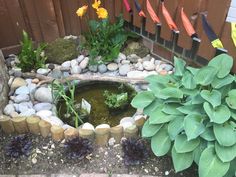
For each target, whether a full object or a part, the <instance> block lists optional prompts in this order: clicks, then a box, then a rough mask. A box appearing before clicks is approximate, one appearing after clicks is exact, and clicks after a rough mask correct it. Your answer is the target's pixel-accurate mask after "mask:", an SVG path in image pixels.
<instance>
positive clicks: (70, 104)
mask: <svg viewBox="0 0 236 177" xmlns="http://www.w3.org/2000/svg"><path fill="white" fill-rule="evenodd" d="M51 87H52V92H53V99H54V102H55V103H58V102H59V101H61V100H63V101H64V102H65V104H66V114H68V115H70V118H73V119H74V122H75V127H76V128H77V127H78V126H79V123H80V124H83V123H84V122H83V120H82V119H81V118H80V116H79V113H78V112H77V111H78V109H77V108H76V105H75V84H72V83H71V82H69V81H68V82H66V87H67V88H68V93H69V94H67V89H65V86H64V85H63V84H61V83H59V82H56V81H53V82H52V84H51Z"/></svg>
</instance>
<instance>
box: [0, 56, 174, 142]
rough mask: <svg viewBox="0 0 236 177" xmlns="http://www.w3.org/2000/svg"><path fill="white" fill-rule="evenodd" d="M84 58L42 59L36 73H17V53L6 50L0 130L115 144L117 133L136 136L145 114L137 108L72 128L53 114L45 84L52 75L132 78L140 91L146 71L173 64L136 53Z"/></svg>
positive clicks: (156, 71)
mask: <svg viewBox="0 0 236 177" xmlns="http://www.w3.org/2000/svg"><path fill="white" fill-rule="evenodd" d="M88 60H89V58H88V57H85V56H83V55H79V56H78V58H76V59H73V60H71V61H66V62H64V63H62V64H61V65H56V64H47V65H46V66H47V68H40V69H38V70H37V71H36V72H31V73H21V71H20V69H19V68H17V67H16V63H17V62H19V61H18V59H17V56H15V55H11V60H10V61H11V62H10V67H9V69H10V70H9V75H10V79H9V82H8V85H9V87H10V93H9V98H10V101H9V103H8V105H7V106H6V107H5V109H4V110H3V111H4V114H5V115H4V116H2V118H1V119H0V125H1V126H2V129H3V131H4V132H5V133H8V134H9V133H13V132H15V133H26V132H31V133H34V134H41V135H42V136H43V137H47V136H49V135H51V136H52V138H53V139H54V140H55V141H62V140H63V139H64V138H65V139H68V138H72V137H75V136H81V137H83V138H89V139H91V140H94V141H95V142H96V143H97V144H98V145H99V146H105V145H107V144H109V145H112V144H114V143H120V140H121V138H122V137H126V138H128V137H136V136H138V134H139V132H140V127H142V125H143V124H144V122H145V119H146V117H145V116H144V115H143V114H142V111H139V110H138V111H137V112H136V113H135V115H133V117H125V118H122V119H121V121H120V124H119V125H117V126H115V127H110V125H108V124H101V125H98V126H97V127H94V126H93V125H92V124H90V123H85V124H83V125H81V126H80V127H79V128H78V129H75V128H74V127H71V126H69V125H67V124H64V123H63V122H62V121H61V119H60V118H58V117H57V116H56V105H55V104H54V103H53V98H52V93H51V89H50V87H49V83H50V82H51V81H53V80H55V79H57V80H58V81H60V82H65V80H68V79H69V80H71V81H72V80H77V81H81V80H89V81H91V80H100V81H101V80H104V81H107V80H109V81H115V82H126V83H133V84H134V85H133V86H134V87H135V90H136V91H137V90H138V91H140V90H146V88H147V85H146V81H145V80H144V78H145V77H146V76H148V75H152V74H162V75H165V74H171V73H172V72H173V70H174V68H173V66H172V65H171V64H168V63H164V62H163V61H161V60H157V59H155V58H153V57H152V56H150V55H147V56H145V57H143V58H140V57H138V56H137V55H135V54H131V55H129V56H125V55H124V54H122V53H120V54H119V56H118V58H117V59H116V60H115V62H113V63H109V64H101V65H99V66H89V65H88ZM6 62H8V60H6ZM8 66H9V65H8ZM23 78H25V79H23Z"/></svg>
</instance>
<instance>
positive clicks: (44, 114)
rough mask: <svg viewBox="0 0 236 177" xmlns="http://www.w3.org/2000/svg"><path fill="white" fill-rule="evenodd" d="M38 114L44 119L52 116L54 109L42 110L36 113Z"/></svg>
mask: <svg viewBox="0 0 236 177" xmlns="http://www.w3.org/2000/svg"><path fill="white" fill-rule="evenodd" d="M36 115H37V116H39V117H41V118H42V119H43V118H44V119H46V118H48V117H51V116H52V111H49V110H42V111H38V112H37V113H36Z"/></svg>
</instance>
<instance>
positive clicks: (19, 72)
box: [14, 70, 22, 77]
mask: <svg viewBox="0 0 236 177" xmlns="http://www.w3.org/2000/svg"><path fill="white" fill-rule="evenodd" d="M21 76H22V72H21V70H19V71H15V72H14V77H21Z"/></svg>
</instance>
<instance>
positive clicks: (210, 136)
mask: <svg viewBox="0 0 236 177" xmlns="http://www.w3.org/2000/svg"><path fill="white" fill-rule="evenodd" d="M200 136H201V137H202V138H203V139H205V140H207V141H214V140H215V139H216V138H215V135H214V132H213V127H207V128H206V130H205V131H204V132H203V133H202V134H201V135H200Z"/></svg>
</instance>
